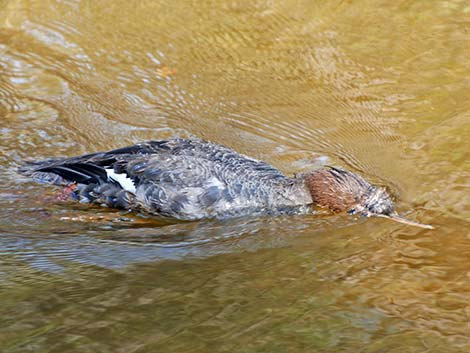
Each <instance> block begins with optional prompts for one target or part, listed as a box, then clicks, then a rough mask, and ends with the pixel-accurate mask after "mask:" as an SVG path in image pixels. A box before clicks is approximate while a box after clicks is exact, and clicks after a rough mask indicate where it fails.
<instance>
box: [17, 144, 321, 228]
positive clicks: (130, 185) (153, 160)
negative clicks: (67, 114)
mask: <svg viewBox="0 0 470 353" xmlns="http://www.w3.org/2000/svg"><path fill="white" fill-rule="evenodd" d="M20 171H21V172H22V173H23V174H26V175H29V176H32V177H33V178H35V179H36V180H38V181H43V182H48V183H54V184H64V185H67V184H68V183H71V182H74V183H76V184H77V188H76V190H75V195H76V196H77V198H79V199H80V201H81V202H91V203H96V204H100V205H104V206H108V207H114V208H120V209H128V210H134V211H145V212H148V213H151V214H153V215H156V216H159V217H165V218H175V219H180V220H196V219H201V218H226V217H235V216H242V215H247V214H258V215H262V214H298V213H306V212H309V211H310V206H309V205H310V204H311V203H312V197H311V194H310V192H309V190H308V189H307V187H306V185H305V183H304V180H303V179H296V178H289V177H287V176H285V175H284V174H282V173H281V172H280V171H279V170H277V169H275V168H274V167H272V166H270V165H268V164H267V163H264V162H261V161H258V160H255V159H252V158H249V157H247V156H244V155H242V154H239V153H237V152H235V151H233V150H231V149H229V148H226V147H223V146H220V145H217V144H214V143H211V142H207V141H203V140H199V139H171V140H164V141H148V142H143V143H140V144H137V145H134V146H129V147H124V148H120V149H116V150H112V151H109V152H103V153H94V154H88V155H84V156H80V157H73V158H64V159H52V160H46V161H40V162H33V163H29V164H27V165H25V166H24V167H22V168H21V169H20Z"/></svg>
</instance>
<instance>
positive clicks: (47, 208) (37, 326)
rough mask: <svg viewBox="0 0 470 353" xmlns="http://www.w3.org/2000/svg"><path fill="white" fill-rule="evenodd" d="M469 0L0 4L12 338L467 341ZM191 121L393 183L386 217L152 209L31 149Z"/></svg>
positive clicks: (178, 130)
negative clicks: (105, 202) (60, 171)
mask: <svg viewBox="0 0 470 353" xmlns="http://www.w3.org/2000/svg"><path fill="white" fill-rule="evenodd" d="M469 40H470V5H469V3H468V2H466V1H416V2H409V1H393V2H391V1H356V2H343V1H327V2H310V1H305V2H300V3H299V2H296V1H284V2H270V1H249V2H248V1H246V2H241V1H227V2H219V1H217V2H210V1H207V2H194V3H193V2H179V1H178V2H167V3H165V2H154V1H145V2H144V1H141V2H138V3H133V2H129V1H107V2H97V1H95V2H92V1H88V2H87V1H83V2H80V1H60V2H59V1H57V2H55V1H40V2H35V1H32V2H29V1H3V2H2V3H1V4H0V72H1V75H0V117H1V120H0V131H1V136H2V137H1V143H0V172H1V175H2V178H1V180H0V234H1V236H0V348H2V349H1V350H2V351H4V352H156V351H158V352H315V351H321V352H359V351H360V352H400V353H401V352H468V351H470V334H469V332H470V231H469V218H470V196H469V195H470V194H469V187H470V184H469V180H470V162H469V161H470V158H469V154H470V148H469V142H468V141H469V140H470V124H469V122H470V99H469V92H470V79H469V77H470V75H469V74H470V61H469V60H468V58H469V57H470V46H469V45H467V43H469ZM171 136H183V137H187V136H198V137H202V138H205V139H209V140H212V141H215V142H219V143H223V144H225V145H227V146H230V147H232V148H234V149H236V150H237V151H240V152H242V153H245V154H248V155H250V156H253V157H256V158H259V159H263V160H266V161H268V162H270V163H272V164H273V165H275V166H276V167H279V168H280V169H281V170H283V171H285V172H286V173H294V172H301V171H306V170H309V169H312V168H315V167H318V166H320V165H323V164H332V165H339V166H342V167H344V168H348V169H351V170H353V171H356V172H358V173H360V174H362V175H363V176H365V177H366V178H367V179H369V180H371V181H373V182H374V183H376V184H380V185H384V186H386V187H387V188H389V190H390V191H391V192H392V193H393V194H394V196H395V197H396V199H397V202H398V207H399V210H400V212H401V213H403V214H406V215H407V216H408V217H409V218H411V219H415V220H419V221H421V222H424V223H430V224H433V225H434V226H435V227H436V229H435V230H433V231H431V230H425V229H419V228H412V227H407V226H404V225H401V224H397V223H392V222H390V221H387V220H384V219H367V220H364V219H360V220H357V219H353V218H352V217H348V216H341V215H340V216H324V217H311V216H299V217H277V218H255V219H238V220H230V221H223V222H222V221H218V222H216V221H206V222H196V223H182V224H161V223H157V222H155V221H154V220H152V219H147V218H142V217H138V216H135V215H131V214H125V213H121V212H117V211H112V210H103V209H99V208H93V207H87V206H84V205H76V204H74V203H72V202H60V201H58V200H57V198H56V196H57V190H56V189H54V188H52V187H48V186H44V185H35V184H33V183H31V181H29V180H28V179H26V178H24V177H21V176H19V175H17V173H16V169H17V167H18V166H19V165H20V164H21V161H23V160H25V159H40V158H45V157H51V156H62V155H65V156H72V155H76V154H81V153H86V152H94V151H97V150H105V149H110V148H115V147H120V146H125V145H128V144H132V143H135V142H138V141H141V140H146V139H161V138H167V137H171Z"/></svg>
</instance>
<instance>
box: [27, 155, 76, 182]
mask: <svg viewBox="0 0 470 353" xmlns="http://www.w3.org/2000/svg"><path fill="white" fill-rule="evenodd" d="M62 160H63V159H61V158H55V159H45V160H41V161H28V162H26V163H24V164H23V165H22V166H21V167H19V168H18V173H20V174H21V175H24V176H27V177H30V178H32V179H33V180H34V181H36V182H38V183H43V184H53V185H67V184H69V183H70V181H69V180H66V179H65V178H64V177H62V176H61V175H59V174H57V173H54V172H51V171H44V168H47V167H50V166H53V165H55V164H57V163H60V162H61V161H62Z"/></svg>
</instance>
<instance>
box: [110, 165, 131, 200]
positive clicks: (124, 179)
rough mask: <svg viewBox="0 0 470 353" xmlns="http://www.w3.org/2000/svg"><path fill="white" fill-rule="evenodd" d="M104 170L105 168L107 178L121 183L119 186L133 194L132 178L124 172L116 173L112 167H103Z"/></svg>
mask: <svg viewBox="0 0 470 353" xmlns="http://www.w3.org/2000/svg"><path fill="white" fill-rule="evenodd" d="M105 170H106V175H107V176H108V179H112V180H114V181H115V182H116V183H118V184H119V185H121V187H122V188H123V189H124V190H126V191H129V192H131V193H133V194H135V184H134V181H132V179H131V178H129V177H128V176H127V174H125V173H122V174H118V173H116V172H115V171H114V169H105Z"/></svg>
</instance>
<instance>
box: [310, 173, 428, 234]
mask: <svg viewBox="0 0 470 353" xmlns="http://www.w3.org/2000/svg"><path fill="white" fill-rule="evenodd" d="M303 177H304V180H305V184H306V185H307V187H308V188H309V190H310V193H311V195H312V199H313V202H314V203H315V204H317V205H318V206H320V207H324V208H327V209H329V210H331V211H333V212H348V213H349V214H358V215H361V216H365V217H370V216H377V217H385V218H389V219H392V220H395V221H398V222H401V223H405V224H408V225H413V226H418V227H423V228H428V229H432V226H429V225H425V224H421V223H417V222H414V221H410V220H407V219H405V218H402V217H400V216H399V215H398V214H397V213H396V212H395V210H394V206H393V201H392V199H391V197H390V195H389V194H388V193H387V191H386V190H385V189H384V188H379V187H375V186H373V185H371V184H369V183H368V182H367V181H365V180H364V179H363V178H361V177H360V176H359V175H356V174H354V173H351V172H349V171H347V170H343V169H339V168H334V167H329V168H324V169H318V170H315V171H313V172H311V173H308V174H304V176H303Z"/></svg>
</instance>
